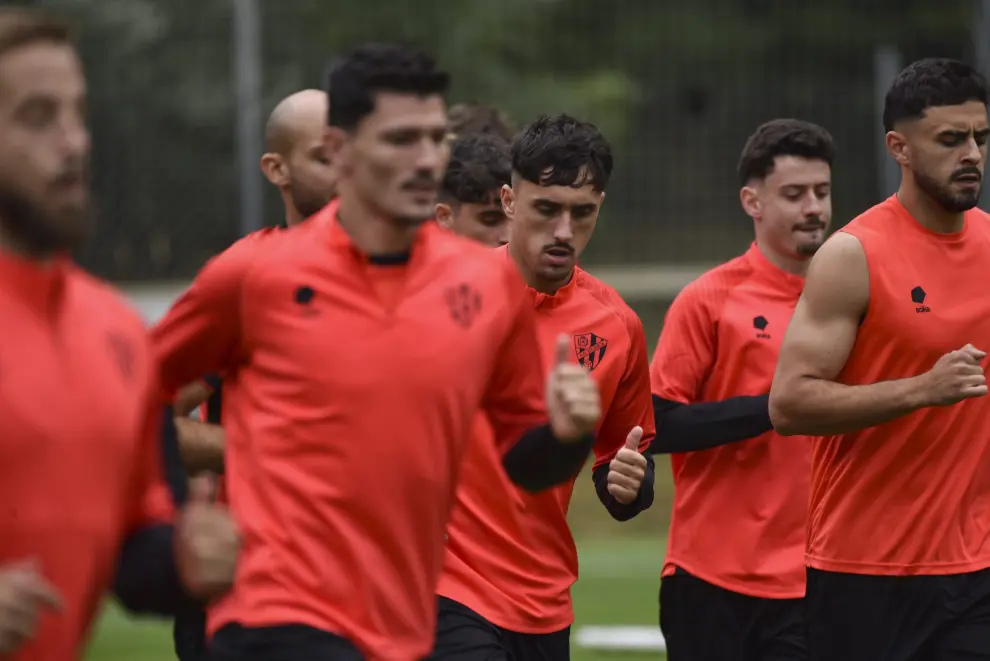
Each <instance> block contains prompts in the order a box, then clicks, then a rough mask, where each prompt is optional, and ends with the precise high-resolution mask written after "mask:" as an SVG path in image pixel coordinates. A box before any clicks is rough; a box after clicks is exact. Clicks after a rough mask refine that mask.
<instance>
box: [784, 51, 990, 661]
mask: <svg viewBox="0 0 990 661" xmlns="http://www.w3.org/2000/svg"><path fill="white" fill-rule="evenodd" d="M883 122H884V128H885V129H886V130H887V138H886V143H887V149H888V151H889V152H890V154H891V156H892V157H893V158H894V160H895V161H896V162H897V163H898V165H900V168H901V185H900V188H899V189H898V191H897V194H896V195H894V196H892V197H891V198H889V199H887V200H886V201H884V202H882V203H880V204H878V205H877V206H875V207H873V208H872V209H870V210H868V211H867V212H866V213H864V214H862V215H860V216H859V217H858V218H856V219H854V220H853V221H852V222H851V223H849V225H847V226H846V227H844V228H843V229H842V230H841V231H840V232H838V233H836V234H835V236H833V237H832V238H830V239H829V240H828V241H827V242H826V243H825V245H824V246H823V247H822V249H821V250H820V251H819V252H818V254H817V255H816V256H815V258H814V260H812V263H811V268H810V269H809V271H808V278H807V282H806V284H805V288H804V293H803V295H802V296H801V300H800V302H799V303H798V306H797V309H796V310H795V312H794V318H793V320H792V321H791V326H790V328H789V329H788V332H787V338H786V339H785V340H784V346H783V348H782V349H781V352H780V361H779V363H778V365H777V373H776V375H775V377H774V382H773V388H772V390H771V392H770V416H771V419H772V420H773V423H774V426H775V427H776V429H777V430H778V431H779V432H780V433H782V434H785V435H791V434H809V435H812V436H815V437H817V438H815V440H814V444H813V445H814V454H813V458H812V477H811V514H810V523H809V526H808V541H807V556H806V561H807V564H808V566H809V569H808V596H807V599H806V601H807V614H808V618H809V629H808V632H809V638H808V645H809V647H810V650H811V658H812V659H821V660H822V661H824V660H826V659H828V660H829V661H833V660H834V659H843V660H844V661H859V660H863V661H866V660H867V659H869V660H870V661H875V660H876V659H884V660H885V661H908V660H911V661H914V660H916V659H921V660H925V661H927V660H933V661H934V660H937V661H954V660H957V659H969V660H975V659H990V569H988V568H990V426H988V424H987V423H988V421H990V399H988V398H987V397H985V395H986V393H987V385H986V376H985V368H986V353H984V351H985V350H986V349H987V348H988V347H990V296H988V295H987V284H986V283H987V282H990V218H988V216H987V214H985V213H984V212H982V211H980V210H978V209H976V208H975V207H976V203H977V200H978V199H979V195H980V189H981V185H982V181H983V172H984V165H985V162H986V156H987V137H988V135H990V128H988V126H987V84H986V82H985V81H984V79H983V78H982V77H981V76H980V75H979V74H978V73H977V72H976V71H975V70H974V69H973V68H972V67H970V66H969V65H967V64H963V63H962V62H956V61H954V60H946V59H930V60H921V61H919V62H915V63H913V64H911V65H909V66H908V67H907V68H906V69H904V71H902V72H901V73H900V74H899V75H898V76H897V78H896V79H895V80H894V82H893V84H892V85H891V87H890V89H889V90H888V92H887V96H886V99H885V102H884V114H883ZM790 440H796V439H786V440H784V441H783V442H785V443H787V442H789V441H790Z"/></svg>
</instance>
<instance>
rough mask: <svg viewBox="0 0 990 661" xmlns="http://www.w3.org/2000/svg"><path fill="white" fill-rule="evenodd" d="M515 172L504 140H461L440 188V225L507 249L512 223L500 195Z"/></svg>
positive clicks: (476, 137)
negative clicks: (510, 175)
mask: <svg viewBox="0 0 990 661" xmlns="http://www.w3.org/2000/svg"><path fill="white" fill-rule="evenodd" d="M511 169H512V163H511V161H510V160H509V148H508V145H507V144H506V143H505V141H503V140H502V139H501V138H498V137H496V136H493V135H490V134H485V133H475V134H468V135H465V136H463V137H460V138H457V139H456V140H455V141H454V142H453V143H452V144H451V146H450V163H449V164H448V165H447V171H446V173H445V174H444V177H443V184H442V185H441V186H440V198H439V200H440V203H439V204H437V210H436V218H437V222H438V223H440V225H441V226H443V227H446V228H447V229H449V230H452V231H454V232H456V233H457V234H460V235H461V236H466V237H467V238H469V239H474V240H475V241H479V242H481V243H483V244H484V245H487V246H489V247H491V248H497V247H498V246H504V245H505V244H506V243H508V242H509V221H508V219H507V218H506V217H505V210H504V209H503V208H502V199H501V197H500V195H501V190H502V186H503V185H504V184H507V183H508V182H509V174H510V172H511Z"/></svg>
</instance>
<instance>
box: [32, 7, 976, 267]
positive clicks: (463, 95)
mask: <svg viewBox="0 0 990 661" xmlns="http://www.w3.org/2000/svg"><path fill="white" fill-rule="evenodd" d="M29 4H35V5H43V6H47V7H50V8H55V9H57V10H59V11H64V12H66V13H68V14H71V15H73V16H74V17H75V18H76V19H77V22H78V24H79V25H80V27H81V29H82V34H83V50H84V56H85V59H86V65H87V70H88V74H89V81H90V86H91V96H92V124H93V131H94V139H95V145H96V147H95V154H94V169H95V177H96V181H95V186H96V192H97V199H98V201H99V203H100V211H101V214H100V219H101V223H100V232H99V235H98V236H97V237H96V238H95V240H93V241H92V242H91V244H90V246H89V247H88V248H87V249H86V250H85V251H84V253H83V254H82V255H81V259H82V261H83V262H84V263H85V265H86V266H87V267H89V268H91V269H93V270H94V271H96V272H97V273H99V274H101V275H103V276H106V277H109V278H113V279H116V280H128V281H137V280H152V279H155V280H157V279H176V278H187V277H189V276H190V275H192V274H193V273H194V272H195V270H196V269H198V268H199V267H200V266H201V265H202V263H203V261H204V260H205V259H206V258H207V257H209V256H210V255H212V254H214V253H216V252H218V251H220V250H222V249H223V248H225V247H226V246H227V245H228V244H230V243H231V242H232V241H233V240H234V239H236V238H237V236H238V235H239V234H240V233H241V232H242V231H243V230H244V229H245V226H246V225H251V224H253V223H254V222H256V221H260V222H266V223H269V222H275V221H276V220H277V219H278V215H279V208H278V203H277V200H276V196H275V194H274V191H271V190H269V187H268V186H267V184H266V183H265V182H264V180H263V179H262V177H261V175H260V173H258V171H257V169H256V163H257V156H258V154H257V153H254V152H256V151H257V150H258V148H259V141H258V139H259V136H260V133H261V128H262V127H261V123H262V122H263V120H264V116H265V115H266V114H267V112H268V111H269V110H270V108H271V107H272V106H273V105H274V104H275V103H276V102H277V100H278V99H280V98H281V97H282V96H284V95H286V94H288V93H291V92H293V91H295V90H297V89H300V88H303V87H311V86H320V85H321V82H322V81H321V77H322V72H323V70H324V67H325V65H326V62H327V60H328V59H329V58H330V57H331V56H332V55H333V54H335V53H338V52H341V51H342V50H344V49H346V48H348V47H350V46H352V45H355V44H356V43H359V42H361V41H365V40H368V39H375V40H380V41H381V40H391V39H402V40H404V41H407V42H409V41H411V42H414V43H419V44H421V45H423V46H425V47H427V48H428V49H429V50H431V51H433V52H434V53H435V54H436V56H437V57H438V59H439V60H440V61H441V63H442V64H443V65H444V66H445V67H446V68H448V69H449V70H450V71H451V72H452V74H453V76H454V89H453V90H452V94H451V99H452V100H453V101H459V100H475V101H482V102H487V103H493V104H496V105H499V106H501V107H502V108H504V109H505V110H506V111H508V112H509V113H510V115H512V116H513V117H514V118H515V119H516V120H517V121H519V122H525V121H526V120H528V119H530V118H532V117H534V116H535V115H536V114H538V113H540V112H559V111H567V112H570V113H572V114H576V115H579V116H582V117H585V118H588V119H590V120H592V121H595V122H596V123H598V124H599V125H600V126H601V127H602V128H603V129H604V131H605V132H606V135H608V136H609V138H610V139H611V140H612V142H613V145H614V148H615V153H616V155H617V164H616V172H615V175H614V178H613V182H614V183H613V185H612V188H611V189H610V191H609V197H608V202H607V203H606V207H605V211H604V213H603V219H602V223H601V225H600V229H599V232H598V235H597V236H596V237H595V240H594V242H593V244H592V247H591V249H590V253H589V255H588V257H587V261H588V262H590V263H597V264H616V263H621V264H630V263H658V262H660V263H673V262H707V261H715V260H718V259H722V258H724V257H727V256H729V255H731V254H734V253H735V252H738V251H739V250H740V248H741V246H744V245H745V243H746V241H747V240H748V238H747V237H748V236H749V235H750V233H751V225H750V223H749V222H748V221H747V219H746V218H745V217H744V216H743V215H742V213H741V211H740V210H739V205H738V197H737V192H738V185H737V182H736V180H735V174H734V169H735V163H736V160H737V158H738V153H739V150H740V149H741V147H742V144H743V142H744V140H745V138H746V136H747V135H748V134H749V133H750V132H751V131H752V129H753V128H754V127H755V126H756V125H757V124H758V123H760V122H762V121H764V120H767V119H770V118H773V117H780V116H797V117H801V118H804V119H809V120H812V121H815V122H818V123H821V124H823V125H824V126H826V127H827V128H829V129H830V130H831V131H832V133H833V135H834V136H835V138H836V140H837V142H838V145H839V150H840V156H839V161H838V164H837V167H836V170H835V193H834V196H835V209H836V222H837V223H840V224H841V223H842V222H845V221H846V220H848V219H850V218H851V217H852V216H854V215H855V214H856V213H858V212H859V211H861V210H862V209H864V208H866V207H867V206H869V205H870V204H872V203H874V202H875V201H877V200H878V199H880V198H881V197H882V196H884V195H886V194H888V193H889V192H891V190H892V186H895V185H896V174H897V173H896V171H893V172H892V171H891V170H890V166H889V163H888V159H886V158H885V156H884V155H883V154H882V152H881V148H882V135H881V133H880V131H881V128H880V124H879V120H878V110H877V104H878V99H879V100H880V101H882V94H883V90H884V88H885V87H886V85H887V83H888V82H889V80H890V78H891V77H892V75H894V74H895V73H896V71H897V70H898V69H899V68H900V67H901V66H902V65H903V64H906V63H907V62H909V61H911V60H913V59H916V58H919V57H923V56H931V55H940V56H952V57H959V58H963V59H966V60H969V61H975V62H977V63H983V65H984V66H983V69H984V70H987V67H986V66H985V65H986V63H987V61H988V60H990V55H988V52H990V30H988V29H987V18H988V17H990V12H987V11H986V6H987V5H990V1H987V0H939V1H938V2H935V1H934V0H803V1H802V2H789V1H786V0H615V1H614V2H601V0H501V1H500V2H497V3H496V2H491V0H360V2H343V0H42V1H38V2H34V3H29ZM259 200H260V201H259ZM259 209H261V210H262V211H261V213H258V210H259Z"/></svg>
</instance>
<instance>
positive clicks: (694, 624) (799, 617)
mask: <svg viewBox="0 0 990 661" xmlns="http://www.w3.org/2000/svg"><path fill="white" fill-rule="evenodd" d="M660 630H661V631H663V637H664V639H665V640H666V642H667V659H668V660H669V661H805V660H806V659H807V658H808V648H807V645H806V643H805V625H804V600H803V599H763V598H760V597H751V596H748V595H744V594H739V593H738V592H732V591H731V590H726V589H725V588H720V587H718V586H716V585H712V584H711V583H708V582H706V581H703V580H701V579H700V578H697V577H695V576H692V575H691V574H688V573H687V572H686V571H684V570H682V569H678V570H677V571H675V572H674V574H673V575H672V576H667V577H665V578H663V579H662V580H661V582H660ZM840 658H841V657H836V658H835V659H830V661H839V659H840ZM842 661H847V660H846V659H842Z"/></svg>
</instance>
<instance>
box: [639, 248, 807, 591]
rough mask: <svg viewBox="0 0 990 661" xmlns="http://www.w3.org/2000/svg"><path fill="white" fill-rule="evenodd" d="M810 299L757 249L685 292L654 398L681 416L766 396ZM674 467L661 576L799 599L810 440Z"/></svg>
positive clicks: (673, 315) (761, 442)
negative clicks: (691, 409)
mask: <svg viewBox="0 0 990 661" xmlns="http://www.w3.org/2000/svg"><path fill="white" fill-rule="evenodd" d="M803 287H804V279H803V278H801V277H799V276H796V275H793V274H790V273H787V272H785V271H783V270H781V269H779V268H778V267H776V266H775V265H773V264H772V263H771V262H770V261H769V260H767V258H766V257H764V256H763V254H762V253H761V252H760V250H759V248H757V246H756V244H753V245H752V247H750V249H749V251H748V252H746V253H745V254H744V255H741V256H740V257H737V258H736V259H733V260H732V261H730V262H727V263H726V264H723V265H722V266H719V267H717V268H714V269H712V270H711V271H708V272H707V273H705V274H704V275H702V276H701V277H700V278H698V279H697V280H696V281H694V282H693V283H691V284H690V285H688V286H687V287H685V288H684V290H683V291H682V292H681V293H680V294H679V295H678V296H677V298H676V299H675V300H674V302H673V304H672V305H671V306H670V310H669V311H668V312H667V316H666V319H665V320H664V326H663V332H662V333H661V335H660V340H659V342H658V344H657V350H656V352H655V353H654V355H653V363H652V370H651V376H652V382H653V393H654V394H655V395H657V396H658V397H660V398H662V399H666V400H669V401H674V402H680V403H682V404H693V403H699V402H716V401H720V400H724V399H729V398H731V397H739V396H744V395H763V394H766V393H768V392H769V391H770V384H771V382H772V381H773V373H774V369H775V368H776V365H777V355H778V353H779V352H780V346H781V343H782V342H783V340H784V333H785V331H786V330H787V325H788V324H789V323H790V321H791V315H792V314H793V313H794V307H795V306H796V305H797V301H798V298H799V297H800V295H801V290H802V288H803ZM670 463H671V468H672V469H673V474H674V507H673V512H672V514H671V520H670V535H669V539H668V542H667V557H666V560H665V562H664V568H663V575H664V576H669V575H670V574H672V573H673V571H674V569H675V568H676V567H680V568H681V569H683V570H684V571H686V572H688V573H690V574H692V575H694V576H697V577H698V578H700V579H702V580H704V581H707V582H709V583H712V584H713V585H717V586H719V587H722V588H725V589H727V590H732V591H733V592H738V593H741V594H746V595H750V596H754V597H766V598H776V599H789V598H798V597H802V596H804V585H805V568H804V534H805V526H806V522H807V512H808V489H809V479H810V472H811V466H810V464H811V441H810V439H808V438H807V437H804V436H800V437H792V438H783V437H781V436H780V435H778V434H777V433H775V432H773V431H770V432H767V433H765V434H762V435H760V436H757V437H755V438H751V439H749V440H747V441H743V442H740V443H733V444H730V445H724V446H722V447H718V448H713V449H711V450H705V451H700V452H686V453H681V454H674V455H672V456H671V459H670Z"/></svg>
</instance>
